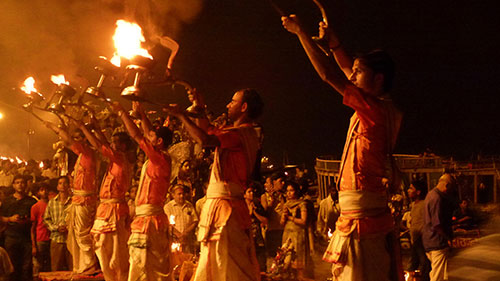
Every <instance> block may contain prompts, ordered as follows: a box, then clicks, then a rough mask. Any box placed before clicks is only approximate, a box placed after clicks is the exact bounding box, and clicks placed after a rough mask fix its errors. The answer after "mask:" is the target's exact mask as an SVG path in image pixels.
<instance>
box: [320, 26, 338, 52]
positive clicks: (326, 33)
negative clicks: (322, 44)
mask: <svg viewBox="0 0 500 281" xmlns="http://www.w3.org/2000/svg"><path fill="white" fill-rule="evenodd" d="M318 37H319V38H320V39H325V40H326V41H327V42H328V46H329V47H330V49H333V48H335V47H338V46H340V41H339V39H338V38H337V35H336V34H335V32H334V31H333V29H332V28H330V27H329V26H328V24H326V23H325V22H324V21H320V22H319V31H318Z"/></svg>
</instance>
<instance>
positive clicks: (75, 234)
mask: <svg viewBox="0 0 500 281" xmlns="http://www.w3.org/2000/svg"><path fill="white" fill-rule="evenodd" d="M66 211H67V212H68V213H67V215H68V217H67V221H66V223H67V225H68V240H67V242H66V243H67V247H68V250H69V252H70V253H71V256H72V257H73V272H75V273H78V274H82V273H83V274H85V273H94V272H95V271H96V269H97V259H96V256H95V252H94V246H93V240H92V235H91V234H90V230H91V229H92V225H93V223H94V217H95V211H96V207H95V205H91V206H84V205H77V204H71V205H70V206H69V207H68V209H67V210H66Z"/></svg>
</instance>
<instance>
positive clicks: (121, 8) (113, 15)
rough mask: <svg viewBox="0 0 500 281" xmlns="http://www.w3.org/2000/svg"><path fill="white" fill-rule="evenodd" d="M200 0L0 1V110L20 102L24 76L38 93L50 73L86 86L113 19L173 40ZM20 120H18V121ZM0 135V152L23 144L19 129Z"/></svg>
mask: <svg viewBox="0 0 500 281" xmlns="http://www.w3.org/2000/svg"><path fill="white" fill-rule="evenodd" d="M203 1H204V0H163V1H160V0H122V1H119V0H86V1H71V0H70V1H68V0H52V1H44V0H26V1H18V0H3V1H0V28H1V30H0V62H1V63H0V85H2V87H0V110H3V107H4V105H5V104H9V105H11V107H12V106H13V107H18V106H20V105H21V104H22V103H25V102H26V98H25V97H24V96H23V95H22V94H21V93H20V92H19V91H13V89H14V88H18V87H19V86H20V85H21V84H22V82H23V81H24V79H25V78H26V77H28V76H34V77H35V79H36V81H37V82H36V86H37V89H38V90H39V91H40V92H42V93H50V91H52V89H53V85H52V84H51V82H50V75H52V74H60V73H63V74H65V76H66V77H67V79H68V80H69V81H70V82H71V83H72V84H73V85H80V86H86V85H85V84H88V82H87V80H91V81H92V82H93V81H94V80H95V77H93V76H92V75H94V76H95V75H96V74H94V73H93V63H94V62H95V60H96V58H97V57H98V56H101V55H103V56H107V57H111V56H112V54H113V52H114V46H113V42H112V35H113V33H114V29H115V22H116V20H118V19H121V18H125V19H127V20H129V21H135V22H137V23H138V24H139V25H141V26H142V27H143V30H144V32H145V34H146V37H147V38H149V39H152V38H157V36H161V35H167V36H170V37H172V38H174V39H175V38H176V36H178V34H179V33H180V32H181V31H182V26H183V25H185V24H188V23H190V22H192V21H193V20H195V19H196V17H197V16H198V15H199V13H200V12H201V9H202V4H203ZM47 95H48V94H47ZM12 112H17V110H13V111H12V110H10V111H9V114H18V115H20V116H19V117H18V118H11V120H15V119H18V120H25V119H26V117H25V115H26V114H27V113H25V112H22V111H21V110H19V112H17V113H12ZM0 122H3V121H0ZM19 122H22V121H19ZM35 122H38V121H35ZM24 123H26V122H24ZM24 123H22V124H20V125H23V126H24V125H25V124H24ZM9 126H16V124H9ZM0 127H3V126H0ZM17 131H19V130H17ZM1 135H4V136H3V137H1V138H0V142H1V143H0V149H2V151H0V154H2V153H3V150H4V149H6V148H5V147H8V146H9V143H14V142H16V143H18V144H19V139H23V141H22V142H21V143H24V142H25V141H24V139H26V134H25V132H22V134H21V132H18V134H17V135H16V134H10V135H7V134H5V132H2V133H1ZM32 138H34V139H35V143H38V144H39V145H43V146H46V147H47V153H52V151H51V150H50V149H51V148H50V141H52V140H47V139H40V140H38V139H37V134H35V135H34V136H32ZM54 138H55V137H54ZM7 150H8V149H7ZM14 150H15V151H16V152H15V153H19V154H20V155H21V154H26V152H25V151H19V148H18V147H16V148H15V149H14ZM44 156H46V155H44Z"/></svg>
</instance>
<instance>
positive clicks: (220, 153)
mask: <svg viewBox="0 0 500 281" xmlns="http://www.w3.org/2000/svg"><path fill="white" fill-rule="evenodd" d="M209 133H211V134H213V135H215V136H216V137H217V138H218V139H219V142H220V146H218V147H217V149H216V151H215V159H214V163H213V166H212V172H211V176H210V183H209V186H208V189H207V200H206V202H205V204H204V205H203V209H202V212H201V216H200V223H199V225H198V226H199V229H198V240H199V241H200V242H201V251H200V259H199V263H198V267H197V269H196V273H195V277H194V280H195V281H201V280H203V281H206V280H208V281H213V280H221V281H222V280H241V281H246V280H248V281H253V280H260V275H259V264H258V262H257V258H256V256H255V249H254V244H253V239H252V237H250V231H249V228H250V225H251V219H250V216H249V214H248V208H247V206H246V203H245V201H244V199H243V192H244V191H245V188H246V186H247V184H248V181H249V179H250V175H251V172H252V170H253V168H254V164H255V161H256V157H257V151H258V150H259V149H260V145H261V142H260V136H259V133H260V132H259V130H258V129H256V128H255V127H253V126H251V125H242V126H240V127H231V128H225V129H217V130H214V131H211V132H209Z"/></svg>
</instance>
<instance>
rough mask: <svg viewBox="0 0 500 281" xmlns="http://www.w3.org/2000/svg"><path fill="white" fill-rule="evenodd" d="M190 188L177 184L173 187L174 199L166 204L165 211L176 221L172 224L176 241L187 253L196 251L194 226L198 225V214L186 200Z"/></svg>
mask: <svg viewBox="0 0 500 281" xmlns="http://www.w3.org/2000/svg"><path fill="white" fill-rule="evenodd" d="M188 192H189V188H188V187H186V186H184V185H181V184H177V185H174V186H173V187H172V191H171V193H172V197H173V198H174V199H173V200H172V201H170V202H168V203H167V204H165V207H164V211H165V214H166V215H167V216H168V217H169V218H173V220H174V221H175V223H174V225H172V234H173V239H174V242H177V243H180V244H181V249H182V251H183V252H185V253H194V238H195V237H194V228H195V227H196V226H197V225H198V216H197V214H196V210H195V209H194V207H193V204H191V202H189V201H187V200H186V196H187V194H188Z"/></svg>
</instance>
